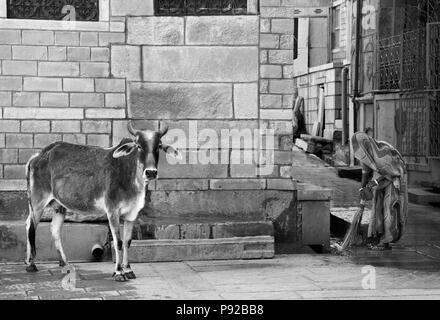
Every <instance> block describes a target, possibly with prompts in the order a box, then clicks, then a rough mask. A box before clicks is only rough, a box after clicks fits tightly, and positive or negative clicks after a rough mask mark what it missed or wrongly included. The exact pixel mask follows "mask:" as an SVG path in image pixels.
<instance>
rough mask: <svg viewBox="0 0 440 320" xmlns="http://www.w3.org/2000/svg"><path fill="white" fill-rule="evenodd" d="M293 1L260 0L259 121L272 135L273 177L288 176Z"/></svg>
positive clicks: (290, 131) (290, 127) (291, 95)
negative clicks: (274, 137) (273, 135)
mask: <svg viewBox="0 0 440 320" xmlns="http://www.w3.org/2000/svg"><path fill="white" fill-rule="evenodd" d="M295 5H296V3H295V1H286V0H283V1H281V0H261V1H260V17H261V19H260V118H261V127H262V128H263V129H266V128H267V129H272V130H274V132H275V136H276V139H275V149H276V151H275V158H274V160H275V161H274V163H275V170H274V173H273V174H274V176H280V177H281V178H289V177H290V174H289V172H290V164H291V163H292V159H291V157H292V153H291V150H292V146H293V141H292V107H293V99H294V96H293V94H294V79H293V58H294V56H293V43H294V38H293V35H294V16H295V13H294V11H295V10H294V9H295Z"/></svg>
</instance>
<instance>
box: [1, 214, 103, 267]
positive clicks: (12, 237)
mask: <svg viewBox="0 0 440 320" xmlns="http://www.w3.org/2000/svg"><path fill="white" fill-rule="evenodd" d="M36 235H37V237H36V248H37V264H38V261H58V254H57V251H56V249H55V245H54V242H53V240H52V235H51V232H50V223H40V224H39V225H38V227H37V233H36ZM107 238H108V226H107V225H104V224H102V225H101V224H72V223H65V224H64V226H63V245H64V249H65V252H66V255H67V258H68V259H69V260H70V261H88V262H90V261H93V257H92V254H91V249H92V246H93V245H95V244H100V245H102V246H104V244H105V243H106V242H107ZM0 239H2V241H1V247H0V261H24V260H25V258H26V226H25V222H24V221H17V222H1V221H0ZM23 268H24V266H23Z"/></svg>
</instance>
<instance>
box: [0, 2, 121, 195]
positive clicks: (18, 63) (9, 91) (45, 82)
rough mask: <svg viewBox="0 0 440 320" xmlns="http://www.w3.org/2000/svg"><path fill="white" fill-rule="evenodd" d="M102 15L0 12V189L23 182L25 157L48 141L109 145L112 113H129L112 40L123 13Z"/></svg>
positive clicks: (118, 115) (19, 186) (21, 185)
mask: <svg viewBox="0 0 440 320" xmlns="http://www.w3.org/2000/svg"><path fill="white" fill-rule="evenodd" d="M104 2H105V1H104ZM107 3H108V2H107ZM3 4H4V3H2V5H3ZM104 9H105V8H102V10H104ZM105 19H106V21H101V22H98V23H95V24H93V23H89V22H78V23H77V24H76V23H75V22H67V21H35V22H33V21H31V22H29V21H28V20H22V21H20V20H14V19H4V18H0V60H1V67H0V191H5V190H6V191H10V190H23V189H25V188H26V184H25V180H24V179H25V169H24V167H25V164H26V162H27V161H28V159H29V157H30V156H32V155H33V154H35V153H36V152H37V151H38V150H40V149H41V148H42V147H44V146H46V145H48V144H49V143H52V142H54V141H61V140H62V141H68V142H73V143H81V144H89V145H96V146H101V147H109V146H110V144H111V142H112V133H113V130H114V126H115V121H116V120H118V119H125V118H126V116H127V112H126V89H125V88H126V80H125V79H124V78H122V77H118V76H114V75H113V74H112V72H111V69H110V48H111V45H112V44H115V43H125V41H126V33H125V18H119V17H111V18H109V17H107V18H105ZM31 28H32V29H31Z"/></svg>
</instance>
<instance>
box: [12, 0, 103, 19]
mask: <svg viewBox="0 0 440 320" xmlns="http://www.w3.org/2000/svg"><path fill="white" fill-rule="evenodd" d="M7 17H8V18H10V19H36V20H67V21H99V0H7Z"/></svg>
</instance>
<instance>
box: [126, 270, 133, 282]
mask: <svg viewBox="0 0 440 320" xmlns="http://www.w3.org/2000/svg"><path fill="white" fill-rule="evenodd" d="M125 276H126V277H127V279H130V280H132V279H136V275H135V274H134V272H133V271H129V272H126V273H125Z"/></svg>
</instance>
